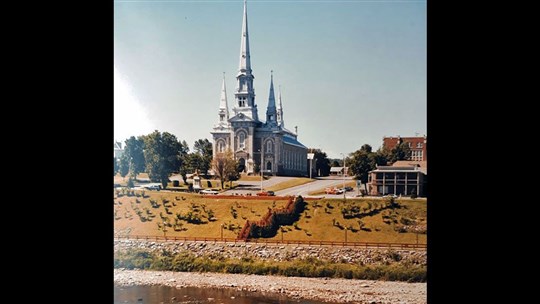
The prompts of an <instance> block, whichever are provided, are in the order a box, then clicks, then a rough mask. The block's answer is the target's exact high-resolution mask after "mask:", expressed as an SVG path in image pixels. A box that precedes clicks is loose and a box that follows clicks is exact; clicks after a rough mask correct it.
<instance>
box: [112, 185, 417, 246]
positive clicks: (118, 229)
mask: <svg viewBox="0 0 540 304" xmlns="http://www.w3.org/2000/svg"><path fill="white" fill-rule="evenodd" d="M121 192H122V191H120V190H115V191H114V212H115V221H114V229H115V233H118V234H122V235H124V234H130V235H149V236H162V235H163V234H164V233H163V228H162V227H163V222H165V223H166V224H165V226H166V228H165V230H166V231H165V233H166V235H167V236H179V237H182V236H187V237H214V238H218V237H220V233H221V224H223V225H224V227H225V229H224V230H223V237H225V238H235V237H236V236H237V234H238V232H239V229H241V227H242V226H243V225H244V223H245V221H246V219H249V220H250V221H255V220H259V219H261V217H262V216H263V215H264V214H265V213H266V212H267V210H268V208H275V207H277V208H279V207H282V206H284V205H285V204H286V198H283V197H268V198H267V199H266V198H265V199H260V198H259V199H258V200H253V199H252V200H250V199H248V198H245V197H240V196H239V197H238V198H236V197H235V198H232V199H229V198H220V197H219V196H211V195H206V196H203V195H197V194H189V193H171V192H160V191H145V192H144V197H142V196H141V191H132V193H130V194H132V195H131V196H128V195H126V194H124V195H122V193H121ZM135 194H136V195H139V196H138V197H137V196H136V195H135ZM383 201H384V200H381V199H373V198H372V199H369V198H358V199H347V201H346V202H343V200H342V199H322V200H315V201H308V202H307V206H306V210H305V211H304V212H303V213H302V214H301V215H300V219H299V220H298V221H297V222H296V223H295V224H294V225H289V226H283V230H284V232H283V239H284V240H313V241H318V240H325V241H343V240H344V239H345V233H347V240H348V241H349V242H398V243H416V240H417V239H416V238H417V236H418V242H419V243H426V234H425V233H420V234H417V233H416V232H414V231H412V230H411V229H409V228H407V227H412V226H418V227H421V228H423V229H425V227H426V224H427V201H426V200H425V199H408V198H407V199H398V200H396V201H397V202H398V204H399V207H398V208H382V203H383ZM344 208H345V209H353V208H356V209H357V210H361V211H362V212H364V211H366V212H367V210H371V211H373V212H371V214H370V215H366V216H361V217H360V218H358V217H353V218H344V216H343V214H342V209H344ZM381 208H382V209H381ZM188 218H189V219H190V221H191V222H190V221H189V220H187V219H188ZM197 219H198V220H197ZM345 228H348V229H347V230H345ZM281 237H282V236H281V233H278V235H276V236H275V237H274V238H272V239H276V240H280V239H281Z"/></svg>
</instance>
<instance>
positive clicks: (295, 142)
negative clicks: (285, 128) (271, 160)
mask: <svg viewBox="0 0 540 304" xmlns="http://www.w3.org/2000/svg"><path fill="white" fill-rule="evenodd" d="M283 142H284V143H286V144H288V145H292V146H297V147H300V148H306V149H307V147H306V146H304V145H302V144H301V143H300V142H299V141H298V140H296V139H294V138H291V137H288V136H283Z"/></svg>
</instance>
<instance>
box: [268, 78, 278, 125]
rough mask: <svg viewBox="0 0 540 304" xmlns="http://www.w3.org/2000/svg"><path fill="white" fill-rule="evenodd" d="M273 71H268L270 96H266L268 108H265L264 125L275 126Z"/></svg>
mask: <svg viewBox="0 0 540 304" xmlns="http://www.w3.org/2000/svg"><path fill="white" fill-rule="evenodd" d="M273 72H274V71H270V94H269V96H268V107H267V108H266V123H267V124H277V118H276V98H275V95H274V74H273Z"/></svg>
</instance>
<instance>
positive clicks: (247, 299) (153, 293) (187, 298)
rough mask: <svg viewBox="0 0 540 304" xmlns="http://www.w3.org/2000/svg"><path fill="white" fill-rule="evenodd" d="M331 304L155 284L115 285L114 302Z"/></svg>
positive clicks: (231, 291)
mask: <svg viewBox="0 0 540 304" xmlns="http://www.w3.org/2000/svg"><path fill="white" fill-rule="evenodd" d="M123 303H132V304H179V303H184V304H203V303H204V304H206V303H211V304H293V303H294V304H329V303H327V302H318V301H308V300H294V299H290V298H287V297H285V296H284V295H280V294H274V293H260V292H249V291H237V290H234V289H218V288H197V287H184V288H176V287H169V286H163V285H154V286H118V285H115V286H114V304H123Z"/></svg>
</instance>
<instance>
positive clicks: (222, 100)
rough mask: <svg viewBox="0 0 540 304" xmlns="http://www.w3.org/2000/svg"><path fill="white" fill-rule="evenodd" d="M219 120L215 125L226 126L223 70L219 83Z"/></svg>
mask: <svg viewBox="0 0 540 304" xmlns="http://www.w3.org/2000/svg"><path fill="white" fill-rule="evenodd" d="M218 115H219V120H218V123H217V127H218V128H219V127H227V126H228V124H229V122H228V120H229V105H228V104H227V90H226V88H225V72H223V82H222V84H221V98H220V100H219V113H218Z"/></svg>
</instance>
